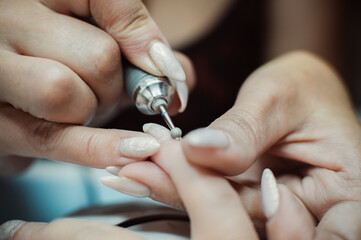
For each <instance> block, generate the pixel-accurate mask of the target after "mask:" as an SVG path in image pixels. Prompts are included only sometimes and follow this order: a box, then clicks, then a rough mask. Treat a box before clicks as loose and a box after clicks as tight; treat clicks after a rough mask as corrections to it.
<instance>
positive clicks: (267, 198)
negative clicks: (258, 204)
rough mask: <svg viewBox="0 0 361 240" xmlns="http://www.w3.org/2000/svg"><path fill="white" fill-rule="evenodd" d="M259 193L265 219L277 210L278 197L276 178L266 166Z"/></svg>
mask: <svg viewBox="0 0 361 240" xmlns="http://www.w3.org/2000/svg"><path fill="white" fill-rule="evenodd" d="M261 193H262V206H263V212H264V214H265V215H266V217H267V219H270V218H272V217H273V216H274V215H275V213H276V212H277V209H278V205H279V201H280V200H279V199H280V197H279V192H278V187H277V182H276V178H275V176H274V175H273V173H272V171H271V170H270V169H268V168H266V169H265V170H264V171H263V174H262V180H261Z"/></svg>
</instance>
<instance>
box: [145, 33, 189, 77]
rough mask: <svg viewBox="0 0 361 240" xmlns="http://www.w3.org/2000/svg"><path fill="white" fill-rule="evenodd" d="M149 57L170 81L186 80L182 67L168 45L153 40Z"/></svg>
mask: <svg viewBox="0 0 361 240" xmlns="http://www.w3.org/2000/svg"><path fill="white" fill-rule="evenodd" d="M149 55H150V57H151V59H152V60H153V62H154V64H155V65H156V66H157V67H158V69H159V70H160V71H161V72H162V73H163V74H164V75H165V76H167V77H168V78H169V79H172V80H175V81H183V82H184V81H185V80H186V76H185V73H184V71H183V68H182V66H181V65H180V63H179V62H178V59H177V58H176V57H175V56H174V54H173V52H172V50H171V49H170V48H169V47H168V46H167V45H165V44H164V43H162V42H160V41H158V40H153V41H152V42H150V44H149Z"/></svg>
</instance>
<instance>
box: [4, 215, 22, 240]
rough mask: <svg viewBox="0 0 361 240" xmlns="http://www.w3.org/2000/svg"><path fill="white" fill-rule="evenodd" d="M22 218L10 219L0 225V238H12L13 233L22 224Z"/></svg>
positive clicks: (10, 239)
mask: <svg viewBox="0 0 361 240" xmlns="http://www.w3.org/2000/svg"><path fill="white" fill-rule="evenodd" d="M24 223H26V222H24V221H22V220H11V221H7V222H5V223H3V224H1V225H0V240H12V239H13V237H14V235H15V233H16V232H17V231H18V230H19V228H20V227H21V226H23V225H24Z"/></svg>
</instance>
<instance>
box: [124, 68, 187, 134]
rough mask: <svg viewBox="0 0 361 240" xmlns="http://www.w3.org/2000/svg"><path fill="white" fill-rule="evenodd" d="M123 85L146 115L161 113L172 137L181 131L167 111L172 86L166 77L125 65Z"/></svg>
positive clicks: (172, 91) (170, 100)
mask: <svg viewBox="0 0 361 240" xmlns="http://www.w3.org/2000/svg"><path fill="white" fill-rule="evenodd" d="M125 87H126V89H127V92H128V95H129V96H130V97H131V99H132V101H133V103H134V104H135V106H136V107H137V109H138V110H139V111H140V112H142V113H144V114H146V115H155V114H161V115H162V117H163V119H164V121H165V123H166V124H167V126H168V127H169V129H170V130H171V135H172V137H173V138H180V137H181V136H182V131H181V130H180V129H179V128H177V127H175V126H174V124H173V122H172V120H171V118H170V117H169V115H168V113H167V108H168V107H169V106H170V104H171V103H172V99H173V95H174V87H173V86H172V85H171V84H170V82H169V79H168V78H166V77H158V76H153V75H151V74H149V73H146V72H144V71H142V70H141V69H139V68H137V67H135V66H133V65H131V64H126V65H125Z"/></svg>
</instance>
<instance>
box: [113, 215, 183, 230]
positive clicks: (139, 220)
mask: <svg viewBox="0 0 361 240" xmlns="http://www.w3.org/2000/svg"><path fill="white" fill-rule="evenodd" d="M163 220H171V221H182V222H189V217H188V216H186V215H179V214H154V215H149V216H142V217H136V218H132V219H129V220H126V221H124V222H121V223H119V224H117V225H116V226H119V227H123V228H127V227H131V226H134V225H138V224H143V223H148V222H154V221H163Z"/></svg>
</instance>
